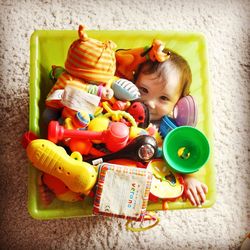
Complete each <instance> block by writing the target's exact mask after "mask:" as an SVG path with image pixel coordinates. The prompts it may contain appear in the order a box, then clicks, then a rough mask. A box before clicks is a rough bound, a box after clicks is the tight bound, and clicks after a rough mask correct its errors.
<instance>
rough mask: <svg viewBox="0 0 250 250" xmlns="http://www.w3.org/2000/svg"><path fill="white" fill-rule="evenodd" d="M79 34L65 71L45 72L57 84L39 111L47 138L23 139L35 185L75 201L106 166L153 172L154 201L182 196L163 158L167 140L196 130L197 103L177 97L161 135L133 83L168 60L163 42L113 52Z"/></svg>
mask: <svg viewBox="0 0 250 250" xmlns="http://www.w3.org/2000/svg"><path fill="white" fill-rule="evenodd" d="M78 35H79V39H77V40H76V41H74V42H73V43H72V44H71V46H70V48H69V50H68V55H67V58H66V62H65V68H63V67H61V66H55V65H53V66H52V70H51V72H50V74H49V76H50V78H51V80H52V81H53V83H54V85H53V87H52V89H51V91H50V92H49V94H48V96H47V99H46V109H45V111H44V113H43V120H44V122H45V123H46V124H47V125H48V131H47V134H48V136H47V139H39V138H37V137H36V136H35V135H34V134H32V133H31V132H28V133H26V134H25V135H24V140H23V146H24V147H25V148H26V151H27V155H28V157H29V159H30V161H31V163H32V165H33V166H34V167H36V168H37V169H39V170H40V171H41V172H42V173H43V174H42V176H41V179H40V183H39V185H40V186H43V187H44V189H43V190H45V188H46V189H47V190H49V191H50V192H52V193H53V194H54V195H55V196H56V197H57V199H60V200H63V201H68V202H75V201H80V200H83V199H84V197H85V196H95V192H96V185H97V182H98V171H99V166H100V164H102V163H103V162H110V163H114V164H119V165H125V166H129V167H137V168H141V169H148V170H149V171H151V173H152V175H153V179H152V183H154V184H153V185H152V186H151V189H150V195H149V200H150V201H152V202H156V201H158V199H161V200H162V201H163V203H164V202H166V201H172V200H175V199H177V198H179V197H181V196H182V194H183V191H184V183H183V179H182V177H181V175H180V174H178V173H176V172H175V171H172V169H171V168H168V167H166V166H168V165H167V163H166V161H165V160H164V159H166V158H167V157H168V156H169V152H168V151H167V150H164V145H165V144H168V145H167V146H168V147H169V144H171V143H173V142H172V141H173V140H172V141H167V142H165V140H164V138H166V136H167V134H169V132H170V131H171V130H175V128H177V127H181V126H186V125H188V126H192V127H195V125H196V123H197V106H196V103H195V101H194V99H193V97H192V96H186V97H184V98H182V99H181V100H180V101H179V102H178V103H177V105H176V107H175V111H174V118H173V119H171V118H169V117H166V116H165V117H164V118H163V119H162V122H161V124H160V128H159V130H158V129H157V128H156V127H155V126H154V125H152V124H151V123H150V119H149V118H150V117H149V112H148V109H147V107H146V106H145V105H144V104H143V103H142V102H140V101H139V98H140V92H139V90H138V88H137V87H136V86H135V84H134V83H133V82H132V79H133V75H134V73H135V72H136V70H137V68H138V66H139V65H140V64H141V63H142V62H144V61H146V60H153V61H154V60H157V61H159V62H162V61H164V60H167V59H168V55H167V54H165V53H164V52H163V48H164V44H163V43H162V42H161V41H159V40H154V41H153V42H152V45H151V46H150V47H148V48H137V49H129V50H117V51H116V52H115V51H114V49H115V47H116V45H115V44H114V43H113V42H112V41H106V42H101V41H98V40H96V39H92V38H89V37H88V36H87V34H86V32H85V29H84V27H83V26H82V25H80V26H79V30H78ZM188 133H189V132H188ZM191 133H192V131H191ZM176 136H177V137H178V136H179V134H178V133H177V135H176ZM192 136H195V135H193V134H192ZM192 136H191V137H192ZM178 138H179V137H178ZM190 139H191V138H190ZM174 141H178V139H177V140H175V139H174ZM179 144H180V145H179V146H182V143H181V142H180V143H179ZM167 146H166V147H167ZM170 155H171V153H170ZM181 155H182V156H183V155H184V153H181ZM170 158H171V157H170ZM169 162H171V159H170V160H169ZM173 162H174V160H173ZM203 162H204V161H203ZM176 164H177V163H176V162H174V163H173V164H172V165H171V166H172V167H173V165H176ZM177 165H178V164H177ZM200 165H202V163H200ZM198 168H199V167H198ZM198 168H197V170H198ZM197 170H196V171H197ZM46 202H47V201H46V199H45V203H46Z"/></svg>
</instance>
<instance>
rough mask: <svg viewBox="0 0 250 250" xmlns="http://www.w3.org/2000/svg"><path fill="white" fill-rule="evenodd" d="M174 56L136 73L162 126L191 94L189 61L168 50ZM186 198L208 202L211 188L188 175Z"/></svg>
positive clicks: (143, 97)
mask: <svg viewBox="0 0 250 250" xmlns="http://www.w3.org/2000/svg"><path fill="white" fill-rule="evenodd" d="M164 52H165V53H168V54H169V55H170V57H169V59H167V60H166V61H164V62H161V63H160V62H157V61H155V62H152V61H146V62H144V63H142V64H141V65H140V67H139V69H138V71H137V72H136V73H135V84H136V86H137V87H138V88H139V91H140V93H141V101H143V102H144V103H145V104H146V105H147V107H148V109H149V113H150V120H151V121H152V122H153V123H154V124H156V125H157V124H159V123H160V120H161V118H162V117H163V116H164V115H168V116H170V117H171V116H172V112H173V109H174V106H175V104H176V103H177V102H178V100H179V99H180V98H181V97H183V96H186V95H188V94H189V88H190V84H191V81H192V74H191V70H190V67H189V65H188V63H187V61H186V60H185V59H184V58H182V57H181V56H180V55H178V54H176V53H174V52H173V51H170V50H166V49H164ZM183 177H184V180H185V184H186V195H187V198H188V199H189V200H190V202H191V204H192V205H194V206H200V205H202V204H203V203H204V202H205V200H206V193H207V192H208V187H207V186H206V185H205V184H204V183H201V182H200V181H198V180H197V179H196V178H195V177H194V176H193V175H191V174H188V175H184V176H183Z"/></svg>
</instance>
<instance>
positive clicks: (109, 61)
mask: <svg viewBox="0 0 250 250" xmlns="http://www.w3.org/2000/svg"><path fill="white" fill-rule="evenodd" d="M78 35H79V39H78V40H76V41H74V42H73V43H72V44H71V46H70V48H69V51H68V56H67V60H66V62H65V68H66V70H67V71H68V72H69V73H70V74H72V75H73V76H75V77H78V78H82V79H84V80H86V81H89V82H90V83H91V82H93V83H96V84H98V83H107V82H108V81H109V80H110V79H111V78H112V77H113V76H114V73H115V69H116V60H115V52H114V51H113V49H114V48H115V47H116V44H115V43H113V42H112V41H106V42H101V41H98V40H96V39H93V38H88V36H87V34H86V33H85V32H84V26H82V25H80V26H79V29H78Z"/></svg>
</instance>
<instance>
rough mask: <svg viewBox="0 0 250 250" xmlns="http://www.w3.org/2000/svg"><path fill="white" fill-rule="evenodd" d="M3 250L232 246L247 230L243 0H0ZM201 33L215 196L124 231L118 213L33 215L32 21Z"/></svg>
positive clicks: (247, 74) (247, 69)
mask: <svg viewBox="0 0 250 250" xmlns="http://www.w3.org/2000/svg"><path fill="white" fill-rule="evenodd" d="M0 3H1V4H0V21H1V22H0V37H1V38H0V52H1V53H0V110H1V117H2V120H1V123H0V128H1V129H0V140H1V151H0V157H1V177H0V185H1V191H0V192H1V196H0V197H1V205H0V223H1V230H0V232H1V235H0V248H1V249H237V248H239V247H240V245H241V243H242V241H243V239H244V237H245V236H246V234H247V233H248V232H249V231H250V223H249V222H250V208H249V196H250V182H249V176H250V175H249V172H250V171H249V166H250V162H249V120H250V119H249V118H250V117H249V95H250V93H249V92H250V91H249V86H250V84H249V80H250V64H249V63H250V49H249V47H250V46H249V23H250V2H249V0H210V1H205V0H200V1H199V0H190V1H184V0H183V1H181V0H180V1H178V0H173V1H167V0H166V1H163V0H158V1H157V0H151V1H149V0H131V1H130V0H126V1H119V0H117V1H116V0H110V1H108V0H96V1H94V0H88V1H77V0H68V1H61V0H47V1H46V0H42V1H37V0H33V1H31V0H20V1H18V0H1V1H0ZM82 23H83V24H85V25H86V26H87V27H88V29H101V30H105V29H122V30H129V29H133V30H136V29H138V30H143V29H144V30H177V31H189V32H190V31H194V32H201V33H203V34H204V35H205V37H206V40H207V46H208V59H209V79H210V85H211V93H212V109H213V127H214V128H213V129H214V161H215V168H216V185H217V201H216V204H215V205H214V206H213V207H212V208H209V209H201V210H198V209H192V210H179V211H167V212H160V213H159V215H160V217H161V222H160V224H159V225H158V226H157V227H155V228H153V229H151V230H149V231H146V232H141V233H132V232H127V231H126V229H125V226H124V224H125V222H124V221H123V220H117V219H110V218H108V219H107V218H97V217H92V218H82V219H79V218H76V219H64V220H51V221H39V220H34V219H32V218H31V217H30V215H29V214H28V211H27V207H26V206H27V178H28V172H27V167H28V160H27V157H26V154H25V151H24V150H23V149H22V148H21V146H20V137H21V135H22V134H23V133H24V132H26V131H27V130H28V108H29V52H30V51H29V39H30V35H31V34H32V32H33V31H34V30H37V29H39V30H41V29H45V30H46V29H74V30H76V29H77V27H78V25H79V24H82Z"/></svg>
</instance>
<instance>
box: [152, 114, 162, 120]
mask: <svg viewBox="0 0 250 250" xmlns="http://www.w3.org/2000/svg"><path fill="white" fill-rule="evenodd" d="M149 115H150V116H149V118H150V121H159V120H160V119H161V118H162V116H160V115H159V114H151V113H150V114H149Z"/></svg>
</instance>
